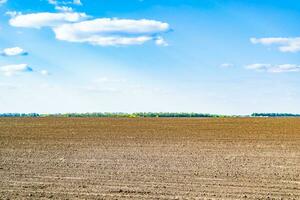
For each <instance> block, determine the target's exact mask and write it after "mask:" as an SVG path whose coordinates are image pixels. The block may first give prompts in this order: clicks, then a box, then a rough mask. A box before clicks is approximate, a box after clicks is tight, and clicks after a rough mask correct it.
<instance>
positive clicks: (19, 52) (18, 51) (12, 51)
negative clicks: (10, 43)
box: [2, 47, 28, 56]
mask: <svg viewBox="0 0 300 200" xmlns="http://www.w3.org/2000/svg"><path fill="white" fill-rule="evenodd" d="M27 54H28V53H27V52H26V51H25V50H24V49H22V48H20V47H12V48H6V49H4V50H3V52H2V55H3V56H25V55H27Z"/></svg>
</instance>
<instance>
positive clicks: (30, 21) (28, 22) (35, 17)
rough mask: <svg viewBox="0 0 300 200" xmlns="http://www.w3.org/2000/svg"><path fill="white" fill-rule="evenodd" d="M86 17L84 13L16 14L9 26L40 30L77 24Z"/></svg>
mask: <svg viewBox="0 0 300 200" xmlns="http://www.w3.org/2000/svg"><path fill="white" fill-rule="evenodd" d="M87 17H88V16H87V15H86V14H85V13H77V12H72V13H69V12H68V13H50V12H42V13H31V14H20V13H17V14H16V15H15V16H12V18H11V19H10V20H9V24H10V25H11V26H14V27H23V28H41V27H56V26H59V25H61V24H64V23H68V22H69V23H72V22H78V21H82V20H84V19H86V18H87Z"/></svg>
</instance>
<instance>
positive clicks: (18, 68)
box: [0, 64, 33, 76]
mask: <svg viewBox="0 0 300 200" xmlns="http://www.w3.org/2000/svg"><path fill="white" fill-rule="evenodd" d="M32 71H33V69H32V68H31V67H29V66H28V65H27V64H17V65H6V66H2V67H0V72H2V73H3V74H4V75H5V76H12V75H15V74H19V73H22V72H32Z"/></svg>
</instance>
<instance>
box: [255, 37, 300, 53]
mask: <svg viewBox="0 0 300 200" xmlns="http://www.w3.org/2000/svg"><path fill="white" fill-rule="evenodd" d="M250 41H251V42H252V43H253V44H262V45H276V46H278V49H279V51H281V52H298V51H300V37H294V38H285V37H274V38H251V39H250Z"/></svg>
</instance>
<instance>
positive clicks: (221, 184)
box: [0, 118, 300, 199]
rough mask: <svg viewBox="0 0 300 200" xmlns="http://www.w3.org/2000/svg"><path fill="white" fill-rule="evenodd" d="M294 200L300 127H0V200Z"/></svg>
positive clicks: (297, 122) (120, 123)
mask: <svg viewBox="0 0 300 200" xmlns="http://www.w3.org/2000/svg"><path fill="white" fill-rule="evenodd" d="M50 198H52V199H129V198H132V199H300V119H296V118H289V119H285V118H280V119H279V118H277V119H271V118H224V119H167V118H166V119H163V118H146V119H142V118H139V119H118V118H113V119H108V118H0V199H50Z"/></svg>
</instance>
